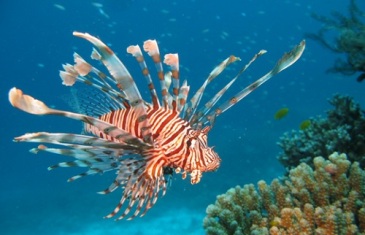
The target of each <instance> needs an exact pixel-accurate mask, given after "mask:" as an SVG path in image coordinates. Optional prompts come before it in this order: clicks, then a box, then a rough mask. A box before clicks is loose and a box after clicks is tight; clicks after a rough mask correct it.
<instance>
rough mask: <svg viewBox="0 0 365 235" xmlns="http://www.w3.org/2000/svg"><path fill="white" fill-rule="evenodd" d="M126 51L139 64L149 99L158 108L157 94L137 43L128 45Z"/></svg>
mask: <svg viewBox="0 0 365 235" xmlns="http://www.w3.org/2000/svg"><path fill="white" fill-rule="evenodd" d="M127 52H128V53H130V54H132V55H133V56H134V57H135V58H136V60H137V62H138V63H139V66H140V67H141V71H142V74H143V76H144V77H145V79H146V82H147V85H148V89H149V91H150V94H151V99H152V104H153V107H154V108H159V107H160V102H159V101H158V96H157V93H156V89H155V86H154V84H153V81H152V78H151V75H150V72H149V71H148V67H147V65H146V61H145V60H144V57H143V54H142V51H141V48H140V47H139V46H138V45H135V46H133V45H132V46H129V47H128V48H127Z"/></svg>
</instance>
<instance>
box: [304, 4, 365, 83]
mask: <svg viewBox="0 0 365 235" xmlns="http://www.w3.org/2000/svg"><path fill="white" fill-rule="evenodd" d="M312 16H313V18H314V19H316V20H318V21H320V22H321V23H323V26H322V27H321V29H320V30H319V31H318V33H316V34H313V33H310V34H307V35H306V36H307V37H308V38H312V39H314V40H316V41H318V42H319V43H321V45H323V46H324V47H326V48H328V49H330V50H331V51H333V52H335V53H339V54H343V55H345V57H346V60H343V59H338V60H337V61H336V62H335V65H334V67H333V68H331V69H329V71H330V72H339V73H342V74H345V75H353V74H355V73H360V75H359V76H358V77H357V81H359V82H360V81H362V80H364V79H365V23H364V21H365V12H363V11H361V10H360V9H359V8H358V6H357V5H356V1H355V0H351V1H350V6H349V14H348V16H345V15H343V14H341V13H339V12H332V17H325V16H320V15H317V14H313V15H312ZM333 35H335V36H333Z"/></svg>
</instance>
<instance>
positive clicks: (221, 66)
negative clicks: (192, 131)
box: [184, 56, 240, 122]
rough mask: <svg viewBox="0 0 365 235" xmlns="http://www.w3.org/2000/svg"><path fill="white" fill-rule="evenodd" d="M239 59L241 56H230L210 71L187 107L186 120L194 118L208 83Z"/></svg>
mask: <svg viewBox="0 0 365 235" xmlns="http://www.w3.org/2000/svg"><path fill="white" fill-rule="evenodd" d="M237 60H240V58H238V57H235V56H230V57H228V58H227V59H225V60H224V61H222V62H221V63H220V64H219V65H218V66H217V67H215V68H214V69H213V71H212V72H210V74H209V76H208V78H207V79H206V80H205V81H204V83H203V85H202V86H201V87H200V88H199V89H198V91H197V92H196V93H195V94H194V96H193V97H192V98H191V99H190V103H189V106H188V107H187V110H186V113H185V117H184V119H185V120H187V121H189V122H190V121H191V119H192V118H193V116H194V114H195V112H196V110H197V108H198V106H199V103H200V100H201V98H202V96H203V93H204V90H205V88H206V87H207V85H208V84H209V83H210V82H211V81H213V80H214V78H216V77H217V76H218V75H219V74H220V73H221V72H222V71H223V70H224V69H225V68H226V67H227V66H228V65H229V64H231V63H233V62H235V61H237Z"/></svg>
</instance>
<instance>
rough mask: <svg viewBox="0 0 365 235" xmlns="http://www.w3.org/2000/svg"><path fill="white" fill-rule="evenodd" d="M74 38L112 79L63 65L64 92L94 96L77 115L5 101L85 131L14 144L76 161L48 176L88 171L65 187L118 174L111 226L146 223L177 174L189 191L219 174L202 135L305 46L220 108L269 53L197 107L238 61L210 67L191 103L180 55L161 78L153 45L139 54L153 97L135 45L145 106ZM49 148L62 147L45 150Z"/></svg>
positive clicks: (21, 100) (111, 65) (102, 52)
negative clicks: (139, 219) (76, 88)
mask: <svg viewBox="0 0 365 235" xmlns="http://www.w3.org/2000/svg"><path fill="white" fill-rule="evenodd" d="M73 34H74V35H75V36H77V37H80V38H83V39H86V40H87V41H89V42H91V43H92V44H93V45H94V47H95V48H96V49H93V51H92V54H91V58H92V59H94V60H97V61H100V62H101V63H102V64H104V65H105V67H106V68H107V70H108V71H109V75H107V74H105V73H103V72H101V71H100V70H98V69H97V68H95V67H93V66H92V65H91V64H90V63H88V62H86V61H85V60H84V59H83V58H82V57H81V56H80V55H78V54H76V53H74V62H75V63H74V64H73V65H72V64H64V65H63V69H64V70H63V71H61V72H60V76H61V78H62V83H63V84H64V85H66V86H73V85H74V83H76V82H81V83H83V84H86V85H88V87H89V88H90V89H93V91H92V93H87V92H86V93H85V92H78V95H77V96H78V97H79V99H78V101H77V102H75V103H76V104H77V105H74V107H73V108H74V109H75V110H76V111H75V112H70V111H63V110H57V109H53V108H50V107H48V106H47V105H46V104H44V103H43V102H42V101H39V100H36V99H34V98H33V97H31V96H29V95H26V94H23V92H22V91H21V90H19V89H17V88H12V89H11V90H10V92H9V101H10V103H11V104H12V105H13V106H14V107H16V108H18V109H20V110H23V111H25V112H27V113H31V114H35V115H58V116H63V117H65V118H71V119H74V120H77V121H81V122H83V123H84V130H83V133H84V134H69V133H48V132H38V133H30V134H25V135H22V136H19V137H16V138H15V139H14V141H16V142H35V143H41V144H40V145H39V146H38V147H36V148H34V149H32V150H31V152H32V153H38V152H48V153H54V154H60V155H65V156H69V157H73V158H74V161H69V162H60V163H58V164H56V165H54V166H51V167H49V168H48V169H49V170H52V169H55V168H58V167H74V166H76V167H85V168H87V171H86V172H83V173H80V174H78V175H75V176H72V177H71V178H69V180H68V181H74V180H76V179H79V178H82V177H84V176H88V175H94V174H99V173H103V172H106V171H116V173H117V176H116V178H115V180H114V181H113V182H112V183H111V184H110V185H109V187H107V188H106V189H105V190H103V191H101V192H100V193H101V194H107V193H110V192H113V191H114V190H116V189H117V188H121V190H122V191H123V193H122V197H121V199H120V202H119V203H118V205H117V206H116V207H115V209H114V210H113V211H112V212H111V213H110V214H109V215H107V216H106V218H111V217H113V216H115V215H116V214H117V213H118V212H119V211H123V212H122V213H121V215H120V216H119V217H118V218H117V219H123V218H125V217H126V216H129V219H133V218H134V217H136V216H143V215H144V214H145V213H146V212H147V211H148V210H149V209H150V208H151V207H153V205H154V204H155V203H156V201H157V199H158V198H159V197H160V196H162V195H164V194H165V192H166V189H167V185H169V182H170V181H171V174H172V173H173V171H175V172H182V175H183V178H185V177H186V175H187V174H190V177H191V183H192V184H196V183H198V182H199V181H200V180H201V177H202V173H203V172H206V171H214V170H216V169H217V168H218V167H219V165H220V158H219V157H218V155H217V154H216V153H215V152H213V151H204V149H202V148H203V147H204V148H206V146H207V144H208V143H207V133H208V131H209V130H210V129H211V127H212V125H213V124H214V121H215V119H216V118H217V116H219V115H220V114H222V113H223V112H225V111H226V110H228V109H229V108H231V107H232V106H233V105H235V104H236V103H237V102H239V101H240V100H241V99H243V98H244V97H246V96H247V95H248V94H250V93H251V92H252V91H253V90H255V89H256V88H257V87H259V86H261V85H262V84H263V83H265V82H266V81H268V80H269V79H270V78H271V77H273V76H274V75H276V74H278V73H279V72H281V71H282V70H284V69H286V68H288V67H289V66H291V65H292V64H293V63H295V62H296V61H297V60H298V59H299V57H300V56H301V55H302V52H303V50H304V48H305V41H302V42H301V43H300V44H299V45H297V46H295V47H294V48H293V49H292V50H291V51H290V52H288V53H285V54H284V56H283V57H282V58H281V59H280V60H279V61H278V62H277V63H276V65H275V66H274V67H273V69H272V70H270V71H269V72H268V73H266V74H265V75H264V76H262V77H261V78H259V79H258V80H257V81H255V82H254V83H252V84H250V85H248V86H247V87H246V88H244V89H243V90H241V91H239V92H238V93H237V94H236V95H235V96H233V97H232V98H230V99H228V100H226V101H223V102H218V101H220V99H221V97H222V96H223V94H224V93H225V92H226V91H227V90H228V89H229V88H230V87H231V85H232V84H233V83H234V82H235V81H236V80H237V79H238V77H240V75H241V74H242V73H243V72H244V71H245V70H246V69H247V68H248V67H249V66H250V65H251V63H252V62H254V61H255V60H256V59H257V58H258V57H260V56H261V55H263V54H264V53H265V52H266V51H264V50H262V51H260V52H259V53H257V54H255V55H254V56H253V58H252V59H251V60H250V61H249V62H248V63H247V64H246V65H244V66H243V67H242V69H241V70H240V71H239V72H238V73H237V75H236V76H235V77H234V78H232V80H231V81H230V82H229V83H227V84H226V85H225V86H224V87H223V88H222V89H221V90H220V91H219V92H218V93H217V94H216V95H214V96H213V97H211V99H210V100H209V101H208V102H207V103H205V104H204V105H200V101H201V98H202V96H203V94H204V91H205V89H206V87H207V85H208V84H209V83H211V82H212V81H213V80H214V79H215V78H216V77H217V76H218V75H219V74H220V73H221V72H222V71H224V70H225V69H226V67H227V66H229V65H230V64H232V63H233V62H236V61H239V60H240V59H239V58H238V57H235V56H230V57H228V58H227V59H225V60H224V61H222V62H221V63H220V64H219V65H218V66H217V67H215V68H214V69H213V70H212V72H211V73H210V74H209V76H208V78H207V79H206V80H205V81H204V83H203V85H202V86H201V87H200V88H199V89H198V90H197V92H196V93H195V94H194V95H193V96H192V97H191V99H190V100H188V95H189V90H190V87H189V86H188V84H187V82H186V81H184V82H183V83H182V84H180V80H179V57H178V55H177V54H167V55H165V56H164V61H163V62H164V63H165V64H166V65H167V66H168V68H169V71H168V72H166V73H165V72H164V66H163V64H162V62H161V58H160V52H159V48H158V45H157V42H156V40H147V41H145V42H144V44H143V50H144V51H145V52H147V54H148V55H149V56H150V57H151V59H152V61H153V63H154V64H155V67H156V69H157V71H156V72H157V78H158V81H159V84H160V92H159V93H158V92H157V91H156V89H155V86H154V82H153V79H152V76H151V74H150V72H149V69H148V67H147V65H146V62H145V59H144V55H143V53H142V50H141V48H140V47H139V46H138V45H134V46H129V47H128V48H127V52H128V53H130V54H131V55H132V56H133V57H135V59H136V60H137V62H138V63H139V66H140V67H141V72H142V76H143V77H144V78H145V80H146V82H147V87H148V91H149V93H150V102H148V101H146V100H144V99H143V98H142V96H141V92H140V90H139V89H138V87H137V86H136V83H135V82H134V79H133V78H132V76H131V75H130V73H129V71H128V70H127V68H126V67H125V66H124V64H123V63H122V62H121V60H120V59H119V58H118V57H117V56H116V55H115V54H114V52H113V51H112V50H111V49H110V48H109V47H108V46H107V45H106V44H105V43H103V42H102V41H101V40H100V39H98V38H96V37H94V36H91V35H89V34H87V33H80V32H74V33H73ZM219 103H220V104H219ZM216 104H217V105H216ZM192 137H194V138H193V139H194V141H192V139H191V138H192ZM156 139H159V141H158V142H157V141H156ZM197 143H198V144H197ZM47 144H53V145H58V146H60V147H59V148H53V147H48V146H47ZM161 149H163V150H164V152H163V151H162V152H161ZM172 165H173V166H174V167H173V168H172V167H171V166H172ZM187 166H189V167H187Z"/></svg>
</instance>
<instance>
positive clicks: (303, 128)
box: [299, 119, 311, 131]
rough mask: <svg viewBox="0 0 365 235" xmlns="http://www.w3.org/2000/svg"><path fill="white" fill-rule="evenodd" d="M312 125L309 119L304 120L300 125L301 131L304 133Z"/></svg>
mask: <svg viewBox="0 0 365 235" xmlns="http://www.w3.org/2000/svg"><path fill="white" fill-rule="evenodd" d="M310 125H311V121H310V120H309V119H307V120H304V121H302V122H301V123H300V125H299V129H300V130H302V131H303V130H305V129H307V128H308V127H309V126H310Z"/></svg>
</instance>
